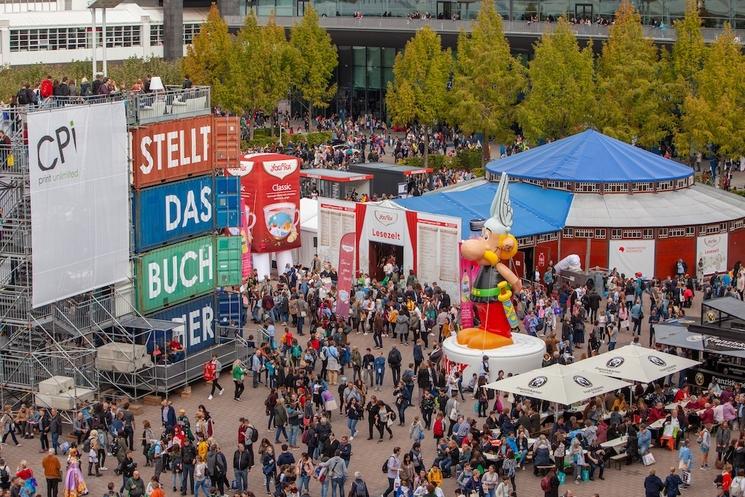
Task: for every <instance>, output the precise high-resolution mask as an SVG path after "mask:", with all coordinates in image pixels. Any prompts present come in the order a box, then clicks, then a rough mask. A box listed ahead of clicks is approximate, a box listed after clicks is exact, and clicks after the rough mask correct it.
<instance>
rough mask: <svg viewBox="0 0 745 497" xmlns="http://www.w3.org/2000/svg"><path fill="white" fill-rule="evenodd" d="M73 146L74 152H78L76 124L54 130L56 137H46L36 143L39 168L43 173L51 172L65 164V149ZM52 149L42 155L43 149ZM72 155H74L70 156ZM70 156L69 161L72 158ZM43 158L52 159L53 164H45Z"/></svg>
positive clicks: (72, 122)
mask: <svg viewBox="0 0 745 497" xmlns="http://www.w3.org/2000/svg"><path fill="white" fill-rule="evenodd" d="M69 146H72V147H73V149H74V152H77V151H78V137H77V134H76V133H75V122H74V121H70V123H69V124H68V125H63V126H60V127H59V128H57V129H55V130H54V136H51V135H44V136H42V137H41V138H39V141H38V142H37V143H36V156H37V157H38V166H39V169H41V170H42V171H50V170H52V169H54V168H55V167H57V164H58V163H59V164H60V165H64V164H65V161H66V159H65V149H67V147H69ZM46 147H52V149H51V150H49V151H48V152H47V153H46V154H42V153H41V150H42V148H46ZM69 155H72V154H69ZM69 155H68V157H67V158H68V159H69V158H70V157H69ZM42 156H43V157H45V158H47V159H51V162H47V163H44V162H43V161H42Z"/></svg>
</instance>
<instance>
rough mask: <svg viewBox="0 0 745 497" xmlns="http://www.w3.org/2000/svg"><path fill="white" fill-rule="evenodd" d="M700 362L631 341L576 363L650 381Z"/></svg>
mask: <svg viewBox="0 0 745 497" xmlns="http://www.w3.org/2000/svg"><path fill="white" fill-rule="evenodd" d="M697 364H698V361H694V360H691V359H687V358H685V357H679V356H676V355H672V354H667V353H665V352H659V351H657V350H654V349H648V348H646V347H641V346H638V345H627V346H625V347H621V348H619V349H615V350H611V351H609V352H605V353H603V354H600V355H596V356H595V357H589V358H587V359H584V360H581V361H577V362H575V363H574V364H573V366H574V367H576V368H577V369H579V370H582V371H592V372H593V373H597V374H602V375H605V376H612V377H613V378H621V379H624V380H629V381H638V382H641V383H650V382H652V381H655V380H658V379H660V378H662V377H664V376H668V375H671V374H673V373H677V372H678V371H682V370H684V369H688V368H690V367H693V366H695V365H697Z"/></svg>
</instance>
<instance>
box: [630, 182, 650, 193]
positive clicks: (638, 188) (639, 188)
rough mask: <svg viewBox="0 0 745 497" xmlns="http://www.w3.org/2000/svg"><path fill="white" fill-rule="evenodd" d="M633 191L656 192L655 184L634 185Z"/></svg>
mask: <svg viewBox="0 0 745 497" xmlns="http://www.w3.org/2000/svg"><path fill="white" fill-rule="evenodd" d="M632 190H633V191H635V192H651V191H653V190H654V183H632Z"/></svg>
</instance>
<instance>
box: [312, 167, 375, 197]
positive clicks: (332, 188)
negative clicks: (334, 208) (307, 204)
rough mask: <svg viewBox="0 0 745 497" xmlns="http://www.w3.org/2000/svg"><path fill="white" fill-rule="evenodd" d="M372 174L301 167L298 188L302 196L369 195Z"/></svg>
mask: <svg viewBox="0 0 745 497" xmlns="http://www.w3.org/2000/svg"><path fill="white" fill-rule="evenodd" d="M372 179H373V175H372V174H365V173H357V172H350V171H339V170H336V169H301V170H300V189H301V191H302V196H303V197H311V196H313V195H315V196H318V197H328V198H335V199H337V200H344V199H346V198H348V197H349V196H351V195H352V194H353V193H357V195H362V194H367V195H370V181H371V180H372Z"/></svg>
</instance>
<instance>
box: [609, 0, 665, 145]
mask: <svg viewBox="0 0 745 497" xmlns="http://www.w3.org/2000/svg"><path fill="white" fill-rule="evenodd" d="M664 69H665V68H664V67H663V65H662V64H660V63H659V60H658V58H657V49H656V48H655V46H654V44H653V43H652V40H650V39H648V38H645V37H644V32H643V30H642V25H641V20H640V17H639V13H638V12H637V11H636V10H635V9H634V7H632V6H631V4H630V3H629V2H628V0H624V1H623V3H622V4H621V6H620V7H619V8H618V11H616V16H615V24H614V25H613V26H611V28H610V32H609V35H608V41H607V42H606V43H604V44H603V51H602V54H601V56H600V59H599V61H598V68H597V91H598V105H597V113H596V116H597V124H598V125H599V127H600V128H601V130H602V131H603V133H606V134H608V135H611V136H613V137H616V138H618V139H620V140H623V141H626V142H637V143H639V144H640V145H642V146H644V147H652V146H655V145H657V144H659V142H660V141H661V140H662V139H663V138H664V137H665V136H666V135H667V134H668V133H669V132H670V131H671V130H672V128H673V121H674V119H673V116H672V112H671V103H670V99H669V98H668V97H667V96H666V95H665V92H669V91H670V88H668V87H667V85H666V84H665V80H664V78H663V76H664V74H663V71H664Z"/></svg>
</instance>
